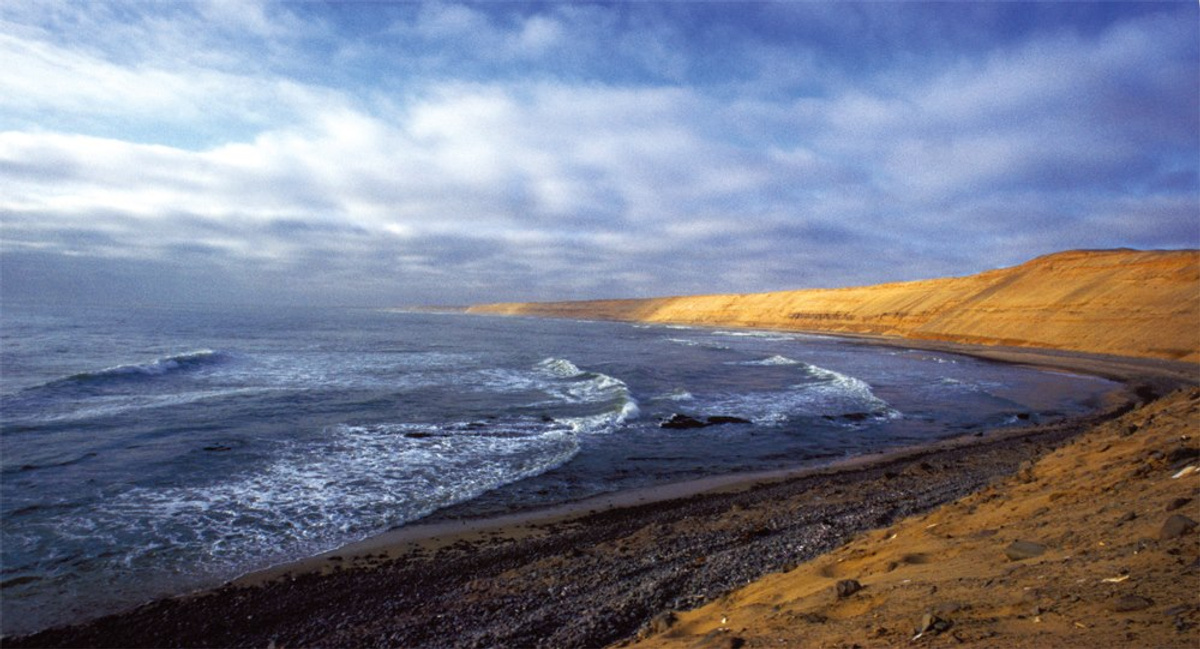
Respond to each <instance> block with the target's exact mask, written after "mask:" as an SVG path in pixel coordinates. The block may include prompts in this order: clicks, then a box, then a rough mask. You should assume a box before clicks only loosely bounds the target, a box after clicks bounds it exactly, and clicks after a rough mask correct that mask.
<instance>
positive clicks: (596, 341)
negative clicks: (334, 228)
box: [0, 304, 1114, 634]
mask: <svg viewBox="0 0 1200 649" xmlns="http://www.w3.org/2000/svg"><path fill="white" fill-rule="evenodd" d="M0 345H2V346H0V461H2V462H0V535H2V539H0V540H2V543H0V558H2V565H0V606H2V609H0V614H2V625H3V628H2V632H3V633H4V634H13V633H25V632H30V631H34V630H37V629H40V628H42V627H45V626H48V625H54V624H61V623H66V622H75V621H81V620H84V619H87V618H89V617H94V616H97V615H100V614H103V613H107V612H113V611H116V610H120V609H122V608H126V607H129V606H132V605H135V604H137V603H140V602H143V601H145V600H147V599H149V598H151V597H154V596H159V595H168V594H176V593H181V592H186V591H189V590H194V589H197V588H203V587H207V586H213V585H216V584H219V583H221V582H223V581H225V580H228V579H230V578H233V577H235V576H237V575H239V574H242V573H245V572H247V571H251V570H255V569H260V568H264V567H268V566H270V565H274V564H278V563H281V562H285V561H288V560H292V559H297V558H302V557H305V556H311V555H314V554H318V553H320V552H323V551H327V550H331V549H334V548H337V547H338V546H340V545H342V544H345V543H349V542H353V541H356V540H360V539H363V538H365V537H368V536H371V535H374V534H377V533H380V532H384V531H387V530H389V529H394V528H396V527H398V526H402V525H404V524H406V523H410V522H412V521H416V520H419V519H423V518H428V517H431V516H432V517H439V516H442V517H444V516H484V515H489V514H496V513H501V512H509V511H512V510H514V509H521V508H533V507H541V506H547V505H553V504H558V503H563V502H567V501H571V500H575V499H580V498H585V497H588V496H594V495H598V494H601V493H605V492H611V491H616V490H621V489H628V488H634V487H644V486H649V485H654V484H662V483H668V482H674V481H682V480H687V479H692V478H697V477H703V476H711V475H717V474H727V473H733V472H742V471H755V470H765V469H773V468H782V467H789V466H799V465H804V464H815V463H822V462H829V461H831V460H833V459H837V458H842V457H845V456H848V455H854V454H860V453H866V452H871V451H876V450H880V449H885V448H888V447H895V446H901V445H911V444H914V443H921V442H925V441H930V440H934V439H938V438H943V437H947V436H954V435H960V434H964V433H968V432H971V431H974V430H979V429H984V428H988V427H996V426H1008V425H1022V424H1025V423H1027V422H1031V421H1040V420H1049V419H1053V418H1058V417H1064V416H1070V415H1075V414H1079V413H1081V412H1083V411H1085V410H1087V409H1089V408H1092V407H1094V406H1095V405H1096V403H1097V400H1098V398H1099V396H1100V395H1102V394H1103V393H1104V392H1106V391H1108V390H1110V389H1112V388H1113V387H1114V386H1113V384H1111V383H1109V382H1106V381H1102V380H1099V379H1095V378H1090V377H1084V376H1076V375H1070V374H1064V373H1058V372H1047V371H1039V370H1035V369H1030V368H1024V367H1017V366H1011V365H1004V364H997V363H990V362H984V361H980V360H977V359H973V358H970V357H966V356H958V355H953V354H947V353H940V352H928V351H918V350H905V349H897V348H890V347H877V346H871V345H866V344H862V343H859V342H852V341H847V340H843V339H838V338H832V337H820V336H807V335H801V334H793V333H780V332H767V331H757V332H756V331H745V330H721V329H699V328H687V327H669V326H645V325H632V324H621V323H592V322H574V321H556V320H539V319H530V318H494V317H479V316H469V315H464V314H437V313H402V312H392V311H386V310H367V309H362V310H353V309H316V308H275V309H265V308H220V309H214V308H187V307H157V308H155V307H138V308H119V309H118V308H106V307H71V308H66V307H57V308H56V307H46V306H31V305H21V304H5V305H4V308H3V313H2V319H0ZM675 414H686V415H689V416H692V417H695V418H698V419H701V420H703V419H705V418H707V417H714V416H724V417H735V418H738V419H741V420H745V421H746V422H749V423H727V424H723V425H715V426H708V427H705V428H694V429H673V428H663V427H662V426H661V425H660V424H661V423H662V422H663V421H665V420H667V419H669V418H670V417H671V416H673V415H675Z"/></svg>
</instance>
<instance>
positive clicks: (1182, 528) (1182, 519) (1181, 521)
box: [1158, 514, 1196, 541]
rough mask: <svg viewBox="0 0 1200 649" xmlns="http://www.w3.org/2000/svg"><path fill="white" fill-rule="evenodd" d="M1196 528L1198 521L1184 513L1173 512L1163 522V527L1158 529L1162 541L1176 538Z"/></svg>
mask: <svg viewBox="0 0 1200 649" xmlns="http://www.w3.org/2000/svg"><path fill="white" fill-rule="evenodd" d="M1194 529H1196V521H1194V520H1192V519H1190V518H1188V517H1187V516H1184V515H1183V514H1171V516H1170V517H1169V518H1167V520H1166V521H1165V522H1164V523H1163V526H1162V529H1160V530H1159V531H1158V538H1159V540H1160V541H1165V540H1167V539H1174V538H1178V537H1180V536H1184V535H1186V534H1188V533H1189V532H1191V531H1192V530H1194Z"/></svg>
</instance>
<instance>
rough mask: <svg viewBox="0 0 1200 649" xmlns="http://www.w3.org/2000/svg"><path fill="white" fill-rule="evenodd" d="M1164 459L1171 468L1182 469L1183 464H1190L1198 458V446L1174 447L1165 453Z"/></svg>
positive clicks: (1199, 457)
mask: <svg viewBox="0 0 1200 649" xmlns="http://www.w3.org/2000/svg"><path fill="white" fill-rule="evenodd" d="M1165 459H1166V461H1167V464H1170V465H1171V468H1179V469H1182V468H1183V467H1184V466H1185V465H1188V464H1192V463H1194V462H1196V461H1197V460H1200V448H1196V447H1194V446H1181V447H1179V448H1174V449H1171V451H1170V452H1169V453H1167V455H1166V458H1165Z"/></svg>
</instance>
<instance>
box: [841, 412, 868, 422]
mask: <svg viewBox="0 0 1200 649" xmlns="http://www.w3.org/2000/svg"><path fill="white" fill-rule="evenodd" d="M841 418H842V419H845V420H846V421H866V420H867V419H870V418H871V413H869V412H848V413H846V414H844V415H842V417H841Z"/></svg>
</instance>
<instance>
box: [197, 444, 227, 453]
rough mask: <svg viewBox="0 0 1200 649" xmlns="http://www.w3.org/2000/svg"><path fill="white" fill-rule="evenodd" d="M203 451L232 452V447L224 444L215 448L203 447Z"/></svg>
mask: <svg viewBox="0 0 1200 649" xmlns="http://www.w3.org/2000/svg"><path fill="white" fill-rule="evenodd" d="M204 450H206V451H214V452H223V451H232V450H233V447H232V446H225V445H224V444H218V445H216V446H205V447H204Z"/></svg>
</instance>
